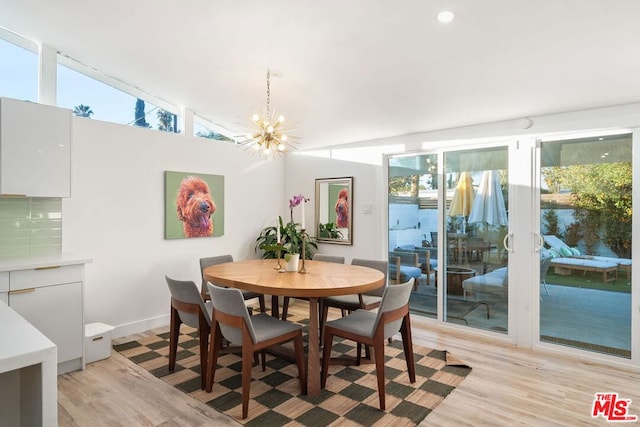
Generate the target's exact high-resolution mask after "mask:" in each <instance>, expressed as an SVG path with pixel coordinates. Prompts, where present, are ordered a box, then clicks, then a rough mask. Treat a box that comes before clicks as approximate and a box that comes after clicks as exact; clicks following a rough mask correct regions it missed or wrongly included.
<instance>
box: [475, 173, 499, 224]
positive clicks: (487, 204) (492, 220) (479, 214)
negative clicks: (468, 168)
mask: <svg viewBox="0 0 640 427" xmlns="http://www.w3.org/2000/svg"><path fill="white" fill-rule="evenodd" d="M469 224H485V225H488V226H489V227H500V226H506V225H508V224H509V220H508V218H507V209H506V208H505V205H504V196H503V195H502V189H501V188H500V177H499V175H498V171H495V170H490V171H484V172H483V173H482V179H481V180H480V187H478V194H477V195H476V198H475V200H474V202H473V206H472V207H471V213H470V214H469Z"/></svg>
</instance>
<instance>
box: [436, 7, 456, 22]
mask: <svg viewBox="0 0 640 427" xmlns="http://www.w3.org/2000/svg"><path fill="white" fill-rule="evenodd" d="M455 16H456V15H455V14H454V13H453V12H451V11H450V10H443V11H442V12H440V13H438V21H440V22H442V23H444V24H447V23H449V22H451V21H453V18H454V17H455Z"/></svg>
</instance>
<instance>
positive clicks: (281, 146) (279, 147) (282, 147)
mask: <svg viewBox="0 0 640 427" xmlns="http://www.w3.org/2000/svg"><path fill="white" fill-rule="evenodd" d="M285 149H286V147H285V146H284V144H278V150H279V151H284V150H285Z"/></svg>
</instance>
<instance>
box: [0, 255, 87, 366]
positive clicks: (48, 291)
mask: <svg viewBox="0 0 640 427" xmlns="http://www.w3.org/2000/svg"><path fill="white" fill-rule="evenodd" d="M1 274H3V273H1V272H0V275H1ZM8 274H9V294H8V305H9V307H11V308H12V309H13V310H15V311H16V312H17V313H18V314H19V315H20V316H22V317H23V318H24V319H25V320H26V321H27V322H29V323H30V324H32V325H33V326H34V327H35V328H36V329H38V330H39V331H40V332H42V333H43V334H44V335H45V336H46V337H47V338H49V339H50V340H51V341H53V343H54V344H55V345H56V347H57V353H58V374H62V373H66V372H70V371H74V370H79V369H84V349H83V346H84V310H83V306H84V297H83V282H84V264H75V265H45V266H42V267H36V268H30V269H26V268H25V269H18V270H11V271H9V272H8ZM0 277H1V276H0Z"/></svg>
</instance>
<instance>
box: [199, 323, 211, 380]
mask: <svg viewBox="0 0 640 427" xmlns="http://www.w3.org/2000/svg"><path fill="white" fill-rule="evenodd" d="M210 334H211V332H210V331H209V327H208V325H200V328H199V329H198V338H199V339H200V378H201V384H200V387H201V389H202V390H204V389H205V387H206V378H207V353H208V348H207V347H209V335H210Z"/></svg>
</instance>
